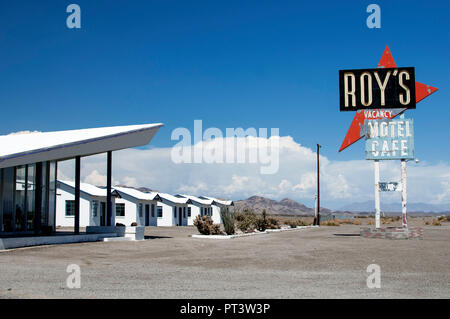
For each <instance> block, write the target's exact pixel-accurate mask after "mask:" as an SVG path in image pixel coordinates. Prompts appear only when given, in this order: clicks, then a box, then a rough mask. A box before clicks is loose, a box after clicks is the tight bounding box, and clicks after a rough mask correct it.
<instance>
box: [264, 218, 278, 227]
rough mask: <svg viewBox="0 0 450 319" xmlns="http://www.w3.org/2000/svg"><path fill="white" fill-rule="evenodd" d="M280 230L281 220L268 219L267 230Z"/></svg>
mask: <svg viewBox="0 0 450 319" xmlns="http://www.w3.org/2000/svg"><path fill="white" fill-rule="evenodd" d="M278 228H280V220H279V219H278V218H275V217H267V229H278Z"/></svg>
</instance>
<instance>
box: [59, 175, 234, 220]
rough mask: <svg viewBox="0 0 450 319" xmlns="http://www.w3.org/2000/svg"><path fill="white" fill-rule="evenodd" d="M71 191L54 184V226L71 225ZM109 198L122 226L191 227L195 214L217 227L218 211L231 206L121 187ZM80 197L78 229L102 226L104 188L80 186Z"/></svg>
mask: <svg viewBox="0 0 450 319" xmlns="http://www.w3.org/2000/svg"><path fill="white" fill-rule="evenodd" d="M74 192H75V188H74V183H73V182H67V181H59V180H58V181H57V197H56V207H57V208H56V226H66V227H67V226H73V224H74V218H73V214H74V213H73V201H74ZM111 195H112V198H113V212H115V213H114V214H113V218H114V221H115V223H117V224H121V225H124V226H131V225H132V224H134V223H136V226H191V225H193V224H194V220H195V218H196V217H197V216H198V215H200V216H206V215H208V216H210V217H211V219H212V220H213V222H214V223H215V224H220V223H221V222H222V219H221V216H220V210H221V208H222V207H229V206H232V205H234V204H233V202H232V201H223V200H219V199H216V198H213V197H205V196H199V197H197V196H191V195H184V194H183V195H179V194H178V195H170V194H167V193H160V192H142V191H140V190H137V189H135V188H131V187H122V186H120V187H119V186H114V187H113V188H112V192H111ZM80 198H81V203H80V227H87V226H105V222H104V221H105V217H104V216H105V198H106V189H105V188H103V187H97V186H94V185H90V184H86V183H81V197H80Z"/></svg>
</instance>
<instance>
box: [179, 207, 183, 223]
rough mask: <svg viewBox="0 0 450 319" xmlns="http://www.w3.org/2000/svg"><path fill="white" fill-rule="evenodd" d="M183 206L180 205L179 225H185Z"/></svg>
mask: <svg viewBox="0 0 450 319" xmlns="http://www.w3.org/2000/svg"><path fill="white" fill-rule="evenodd" d="M182 210H183V208H181V207H178V226H183V212H182Z"/></svg>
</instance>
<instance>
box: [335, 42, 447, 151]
mask: <svg viewBox="0 0 450 319" xmlns="http://www.w3.org/2000/svg"><path fill="white" fill-rule="evenodd" d="M377 67H378V68H396V67H397V65H396V64H395V61H394V58H393V57H392V54H391V50H390V49H389V47H388V46H386V48H385V49H384V52H383V55H382V56H381V59H380V62H379V63H378V66H377ZM437 90H438V89H437V88H435V87H432V86H430V85H426V84H423V83H420V82H417V81H416V103H418V102H420V101H422V100H423V99H424V98H426V97H427V96H429V95H431V94H433V93H434V92H436V91H437ZM373 111H375V112H373ZM405 111H406V109H390V110H389V111H388V112H386V109H376V110H370V112H368V111H367V110H359V111H357V112H356V114H355V117H354V118H353V121H352V123H351V124H350V128H349V129H348V131H347V134H346V135H345V138H344V141H343V142H342V145H341V147H340V148H339V152H340V151H342V150H344V149H346V148H347V147H349V146H350V145H352V144H353V143H355V142H357V141H359V140H360V139H361V138H363V137H364V135H361V132H362V131H363V130H361V128H362V127H363V125H364V121H365V120H366V119H368V118H370V119H374V120H375V119H383V118H389V119H392V118H394V117H396V116H398V115H400V114H402V113H403V112H405Z"/></svg>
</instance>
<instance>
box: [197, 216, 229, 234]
mask: <svg viewBox="0 0 450 319" xmlns="http://www.w3.org/2000/svg"><path fill="white" fill-rule="evenodd" d="M194 226H196V227H197V230H198V232H199V233H200V234H202V235H220V234H222V232H221V230H220V225H219V224H213V221H212V219H211V218H209V216H208V215H205V216H200V215H197V217H196V218H195V220H194Z"/></svg>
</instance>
